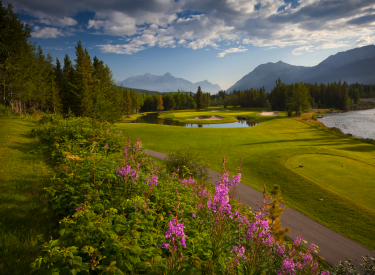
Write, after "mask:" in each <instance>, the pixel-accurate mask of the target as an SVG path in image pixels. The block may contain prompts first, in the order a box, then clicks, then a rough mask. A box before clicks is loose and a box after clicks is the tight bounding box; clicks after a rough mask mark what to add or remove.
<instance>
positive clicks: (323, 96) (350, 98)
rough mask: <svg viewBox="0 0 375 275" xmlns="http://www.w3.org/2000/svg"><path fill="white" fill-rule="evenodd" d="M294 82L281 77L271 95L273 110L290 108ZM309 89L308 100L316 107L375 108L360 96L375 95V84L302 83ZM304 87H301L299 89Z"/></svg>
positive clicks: (343, 108) (294, 87) (342, 108)
mask: <svg viewBox="0 0 375 275" xmlns="http://www.w3.org/2000/svg"><path fill="white" fill-rule="evenodd" d="M297 84H298V83H294V84H288V85H286V84H284V83H282V82H281V80H280V78H279V79H278V80H277V81H276V86H275V88H274V89H272V91H271V94H270V95H269V99H270V103H271V106H272V109H273V110H279V111H285V110H289V108H288V98H291V97H292V96H293V89H294V90H295V89H296V85H297ZM300 84H302V86H303V87H304V89H305V88H306V89H308V97H309V99H308V101H309V103H310V105H311V106H312V107H314V108H338V109H341V110H361V109H369V108H374V107H371V105H372V104H371V103H370V104H367V103H364V102H361V100H360V98H361V97H362V98H368V97H375V88H374V85H362V84H358V83H356V84H351V85H348V84H347V83H346V82H343V83H341V81H339V82H338V83H337V82H334V83H328V84H327V85H326V84H323V83H321V84H320V85H318V84H317V83H314V84H312V83H300ZM300 88H302V87H299V89H300Z"/></svg>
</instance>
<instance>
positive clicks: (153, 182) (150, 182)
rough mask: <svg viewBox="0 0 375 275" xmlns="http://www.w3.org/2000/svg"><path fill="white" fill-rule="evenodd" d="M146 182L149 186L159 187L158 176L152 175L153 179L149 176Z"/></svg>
mask: <svg viewBox="0 0 375 275" xmlns="http://www.w3.org/2000/svg"><path fill="white" fill-rule="evenodd" d="M145 182H146V184H148V185H149V186H156V185H158V176H156V175H152V176H151V177H150V176H147V178H146V179H145Z"/></svg>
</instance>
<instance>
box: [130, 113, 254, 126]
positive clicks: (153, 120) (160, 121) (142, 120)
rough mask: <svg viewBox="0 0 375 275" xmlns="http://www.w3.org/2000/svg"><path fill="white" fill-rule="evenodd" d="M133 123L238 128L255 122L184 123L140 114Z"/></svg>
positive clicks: (252, 124)
mask: <svg viewBox="0 0 375 275" xmlns="http://www.w3.org/2000/svg"><path fill="white" fill-rule="evenodd" d="M133 122H134V123H147V124H160V125H173V126H183V127H198V128H240V127H253V126H256V125H257V123H256V122H254V121H250V120H239V121H236V122H231V123H221V124H208V123H199V124H198V123H184V122H179V121H175V120H172V119H164V118H161V117H158V116H155V115H153V116H142V117H139V118H137V119H136V120H135V121H133Z"/></svg>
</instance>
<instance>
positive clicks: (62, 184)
mask: <svg viewBox="0 0 375 275" xmlns="http://www.w3.org/2000/svg"><path fill="white" fill-rule="evenodd" d="M81 120H82V121H81V122H80V124H82V125H83V126H85V124H87V121H85V119H81ZM73 121H75V123H72V124H69V122H67V121H63V122H61V118H58V117H49V118H46V119H44V124H43V127H44V128H39V129H38V130H36V131H37V132H38V135H39V136H40V137H42V139H41V140H42V142H43V143H45V142H46V144H47V145H48V147H49V148H50V149H52V150H47V151H46V153H48V154H50V155H51V156H50V157H51V158H52V155H53V154H54V155H58V152H60V151H63V152H65V154H64V156H65V157H64V158H61V161H59V162H57V163H56V165H57V166H56V169H57V173H56V176H55V177H54V179H53V182H52V185H51V186H50V187H49V188H47V189H46V191H47V194H48V197H49V203H50V206H51V208H52V209H53V210H54V212H55V213H56V214H57V215H58V217H59V219H60V231H59V238H58V239H56V240H51V241H49V242H48V243H44V244H43V245H42V251H41V252H40V255H39V256H38V258H37V259H36V260H35V261H34V262H33V264H32V272H33V273H34V274H53V273H55V274H70V273H71V274H87V273H89V274H98V273H100V274H146V273H153V274H155V273H156V274H222V273H225V274H261V272H263V273H266V274H275V275H276V274H280V272H284V270H286V268H290V264H294V265H295V266H296V270H297V271H298V274H328V273H326V272H324V271H323V272H322V273H320V270H319V268H318V266H317V264H316V262H315V261H314V260H312V258H311V253H312V250H311V249H310V250H308V251H306V252H303V253H302V254H301V253H300V252H299V253H296V252H297V251H298V248H299V247H300V242H296V243H295V244H294V245H293V247H288V246H283V245H281V244H278V243H277V242H276V241H275V240H274V239H273V237H272V236H271V234H270V230H269V227H268V222H267V220H266V218H265V215H264V214H263V212H262V211H263V210H264V204H263V207H262V210H261V212H260V213H258V214H257V215H256V216H255V219H254V218H253V217H254V215H253V214H252V212H251V211H249V210H248V209H246V208H245V207H243V206H242V205H241V204H239V203H238V202H236V201H235V200H234V196H233V194H234V193H233V192H232V191H231V190H232V189H233V188H234V189H235V188H236V185H237V184H238V183H239V182H240V179H241V174H240V173H237V174H235V175H234V176H233V177H232V178H230V177H229V174H228V173H227V172H226V171H225V166H224V165H225V163H224V164H223V167H224V169H223V173H222V177H221V178H220V179H219V181H218V183H217V185H216V187H215V191H214V192H210V188H207V186H206V185H205V184H204V183H203V182H201V181H196V180H194V179H193V178H190V177H189V178H178V176H177V174H172V175H170V174H169V173H167V172H166V171H164V170H163V169H162V168H160V167H158V166H157V165H155V164H154V163H153V162H152V161H151V160H150V159H149V158H148V157H146V156H145V154H144V153H143V149H144V148H143V146H142V144H141V143H140V141H139V140H138V141H137V142H136V143H134V144H132V143H131V142H130V141H129V140H128V141H127V143H126V144H125V145H124V144H123V146H124V147H125V149H124V150H123V151H122V150H121V149H120V147H119V146H120V145H119V143H121V142H123V139H121V138H120V139H118V140H117V141H116V142H114V141H113V142H112V139H114V138H115V137H114V135H118V133H116V134H112V135H111V134H107V133H106V132H107V131H105V132H104V133H103V132H99V131H100V130H101V129H102V128H101V126H102V125H101V124H92V125H93V130H92V132H94V133H100V136H99V134H98V136H97V140H98V139H102V143H105V144H108V146H104V147H101V146H98V147H95V148H96V149H95V148H93V147H92V146H91V147H90V146H88V145H89V144H91V145H93V144H94V142H89V144H87V143H85V142H83V141H82V138H78V137H79V136H82V134H83V136H87V134H85V132H89V131H88V130H85V131H83V133H82V134H81V133H80V132H77V129H66V130H64V129H61V128H63V127H56V126H55V125H60V126H61V125H64V123H65V122H67V123H68V124H67V128H76V127H77V124H79V123H78V121H77V119H73ZM49 127H51V129H50V128H49ZM109 129H110V130H109V131H108V132H109V133H111V129H112V128H109ZM56 132H60V133H62V134H64V133H65V135H64V136H65V140H64V142H63V144H65V145H64V146H62V147H64V148H63V149H62V148H60V146H52V147H51V141H52V140H55V133H56ZM67 133H70V134H67ZM114 133H115V132H114ZM49 134H50V135H51V137H48V135H49ZM72 134H73V135H72ZM94 139H95V138H94ZM82 143H84V145H82ZM116 143H118V144H116ZM66 144H70V146H71V147H70V148H71V150H72V151H65V150H66V149H69V148H68V147H67V146H66ZM111 147H113V148H114V149H113V150H112V151H110V150H111ZM73 148H79V149H74V150H73ZM117 148H118V149H117ZM122 148H123V147H122ZM121 151H122V155H121ZM264 194H265V193H264ZM266 199H267V197H266V195H265V200H266ZM299 240H300V239H299Z"/></svg>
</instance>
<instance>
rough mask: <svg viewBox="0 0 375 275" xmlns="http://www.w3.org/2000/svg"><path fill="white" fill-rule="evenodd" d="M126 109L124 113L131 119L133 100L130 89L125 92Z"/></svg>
mask: <svg viewBox="0 0 375 275" xmlns="http://www.w3.org/2000/svg"><path fill="white" fill-rule="evenodd" d="M125 99H126V100H125V107H124V111H125V114H126V117H130V115H131V113H132V99H131V97H130V91H129V90H128V89H126V90H125Z"/></svg>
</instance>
